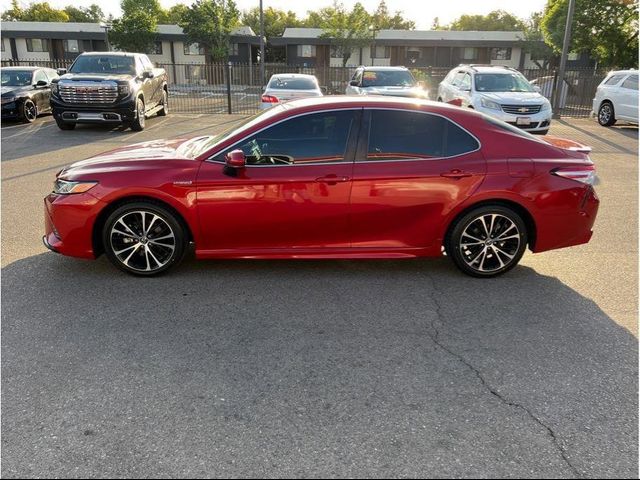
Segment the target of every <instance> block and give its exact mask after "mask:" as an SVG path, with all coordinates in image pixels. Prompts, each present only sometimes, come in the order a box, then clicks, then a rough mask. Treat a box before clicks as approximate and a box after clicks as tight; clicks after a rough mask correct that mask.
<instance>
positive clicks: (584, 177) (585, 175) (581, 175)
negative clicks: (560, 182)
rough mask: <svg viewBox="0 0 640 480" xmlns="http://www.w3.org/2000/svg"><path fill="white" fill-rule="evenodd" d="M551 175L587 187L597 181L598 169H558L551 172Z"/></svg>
mask: <svg viewBox="0 0 640 480" xmlns="http://www.w3.org/2000/svg"><path fill="white" fill-rule="evenodd" d="M551 174H552V175H556V176H558V177H563V178H568V179H569V180H575V181H576V182H581V183H586V184H587V185H593V184H594V183H595V181H596V168H595V167H594V166H593V165H584V166H575V167H562V168H556V169H555V170H551Z"/></svg>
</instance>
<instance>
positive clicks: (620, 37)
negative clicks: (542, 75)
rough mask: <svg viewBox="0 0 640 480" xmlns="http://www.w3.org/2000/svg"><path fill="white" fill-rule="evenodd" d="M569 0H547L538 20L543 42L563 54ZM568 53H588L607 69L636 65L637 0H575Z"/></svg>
mask: <svg viewBox="0 0 640 480" xmlns="http://www.w3.org/2000/svg"><path fill="white" fill-rule="evenodd" d="M567 9H568V0H549V1H548V2H547V5H546V7H545V10H544V14H543V18H542V20H541V28H542V32H543V35H544V39H545V41H546V42H547V43H548V44H549V45H550V46H551V47H552V48H553V50H554V51H555V52H561V51H562V43H563V40H564V30H565V24H566V21H567ZM571 30H572V33H571V44H570V48H569V50H570V51H574V52H588V53H589V54H590V55H591V56H593V57H595V58H596V59H598V61H599V62H600V63H601V64H602V65H604V66H607V67H621V68H622V67H637V66H638V2H637V0H576V6H575V13H574V17H573V24H572V29H571Z"/></svg>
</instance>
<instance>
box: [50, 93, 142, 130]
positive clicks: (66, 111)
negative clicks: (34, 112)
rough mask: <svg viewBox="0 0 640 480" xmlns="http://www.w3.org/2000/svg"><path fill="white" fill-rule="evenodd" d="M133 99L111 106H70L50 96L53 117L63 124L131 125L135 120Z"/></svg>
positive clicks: (126, 99)
mask: <svg viewBox="0 0 640 480" xmlns="http://www.w3.org/2000/svg"><path fill="white" fill-rule="evenodd" d="M135 106H136V102H135V98H133V97H131V96H129V97H127V98H124V99H122V100H120V101H118V102H115V103H112V104H96V105H90V104H71V103H65V102H63V101H62V99H60V98H59V97H54V96H53V95H52V96H51V109H52V111H53V117H54V118H55V119H56V120H57V121H59V122H65V123H114V124H118V123H131V122H133V121H134V120H135V118H136V109H135Z"/></svg>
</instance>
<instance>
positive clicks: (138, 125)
mask: <svg viewBox="0 0 640 480" xmlns="http://www.w3.org/2000/svg"><path fill="white" fill-rule="evenodd" d="M144 124H145V118H144V101H143V100H142V98H139V99H138V100H137V101H136V118H135V120H134V121H133V122H132V123H131V130H134V131H136V132H140V131H142V130H144Z"/></svg>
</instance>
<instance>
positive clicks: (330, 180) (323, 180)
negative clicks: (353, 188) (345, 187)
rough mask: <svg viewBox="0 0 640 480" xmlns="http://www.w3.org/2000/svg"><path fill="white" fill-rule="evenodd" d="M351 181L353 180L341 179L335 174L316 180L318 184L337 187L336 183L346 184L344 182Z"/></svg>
mask: <svg viewBox="0 0 640 480" xmlns="http://www.w3.org/2000/svg"><path fill="white" fill-rule="evenodd" d="M349 180H351V179H350V178H349V177H339V176H337V175H333V174H331V175H327V176H324V177H318V178H316V182H318V183H327V184H329V185H335V184H336V183H344V182H348V181H349Z"/></svg>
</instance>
